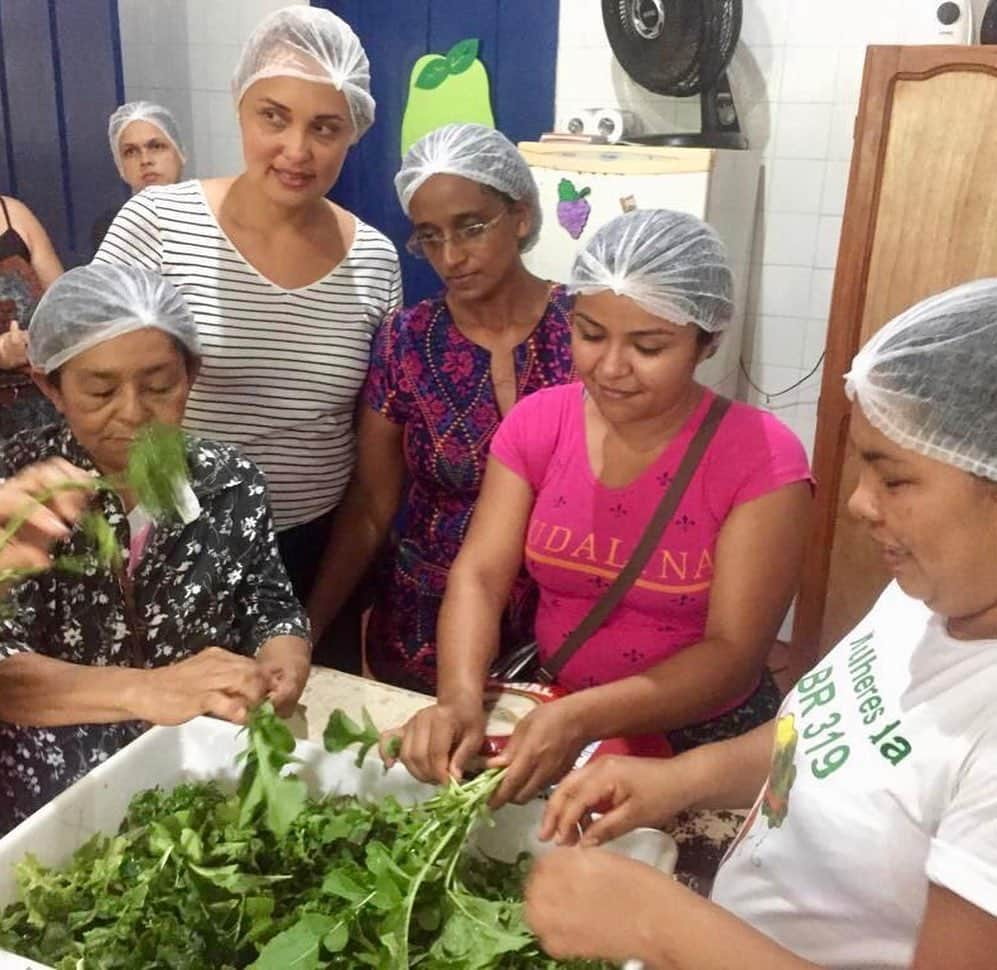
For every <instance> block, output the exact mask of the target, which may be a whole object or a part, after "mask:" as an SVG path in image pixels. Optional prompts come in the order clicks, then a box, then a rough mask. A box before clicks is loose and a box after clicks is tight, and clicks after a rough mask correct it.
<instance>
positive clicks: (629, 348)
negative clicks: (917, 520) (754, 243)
mask: <svg viewBox="0 0 997 970" xmlns="http://www.w3.org/2000/svg"><path fill="white" fill-rule="evenodd" d="M568 288H569V291H570V292H572V293H574V294H576V300H575V305H574V312H573V315H572V333H571V348H572V353H573V355H574V361H575V366H576V368H577V370H578V375H579V377H580V378H581V382H580V383H574V384H569V385H566V386H561V387H556V388H551V389H549V390H544V391H541V392H539V393H537V394H535V395H533V396H532V397H530V398H528V399H526V400H525V401H522V402H521V403H520V404H518V405H517V406H516V407H515V408H514V409H513V410H512V411H511V412H510V414H509V416H508V417H507V418H506V419H505V421H504V422H503V424H502V427H501V428H500V429H499V431H498V433H497V434H496V435H495V438H494V439H493V441H492V445H491V451H490V456H489V461H488V469H487V471H486V473H485V482H484V485H483V487H482V491H481V499H480V501H479V503H478V507H477V509H476V511H475V515H474V520H473V522H472V523H471V528H470V529H469V531H468V536H467V541H466V542H465V543H464V545H463V547H462V548H461V551H460V555H459V556H458V557H457V560H456V562H455V564H454V567H453V569H452V570H451V573H450V579H449V582H448V584H447V591H446V598H445V600H444V602H443V608H442V611H441V614H440V627H439V650H440V663H439V679H438V685H439V686H438V688H437V705H436V706H435V707H431V708H428V709H427V710H425V711H422V712H419V714H417V715H416V716H415V717H413V718H412V720H411V721H410V722H409V723H408V724H407V725H406V727H405V729H404V732H403V733H404V737H403V742H402V748H401V757H402V760H403V761H404V762H405V764H406V765H407V766H408V768H409V770H410V771H412V772H413V774H415V775H416V776H417V777H419V778H421V779H423V780H427V781H428V780H436V781H440V782H444V781H445V780H446V779H447V778H449V777H450V776H451V775H457V776H459V775H460V774H461V772H462V770H463V768H464V765H465V764H466V762H467V759H468V758H469V757H470V756H471V755H473V754H475V753H476V752H477V751H478V748H479V747H480V745H481V742H482V737H483V734H484V724H485V715H484V712H483V705H482V694H483V691H484V684H485V680H486V675H487V671H488V669H489V665H490V663H491V661H492V659H493V657H494V656H495V653H496V646H497V641H498V637H497V634H498V619H499V604H501V603H502V602H503V599H504V596H505V592H506V590H507V589H508V588H509V585H510V582H511V580H512V577H514V576H515V575H516V574H517V572H518V571H519V569H520V568H521V566H522V565H523V564H524V563H525V566H526V568H527V569H528V570H529V572H530V575H531V576H532V577H533V578H534V580H535V581H536V582H537V584H538V586H539V588H540V603H539V607H538V610H537V618H536V626H535V630H536V639H537V644H538V648H539V655H540V658H541V660H547V659H548V658H549V657H551V656H552V655H553V654H554V653H555V652H556V651H557V650H558V649H559V648H560V646H561V644H562V643H563V642H564V640H565V639H566V637H567V636H568V634H569V633H570V632H571V631H572V630H573V629H574V628H575V627H577V626H578V625H579V624H580V623H581V621H582V620H583V618H584V617H585V616H586V614H587V613H588V612H589V611H590V610H591V609H592V607H593V606H594V605H595V603H596V602H597V601H598V600H599V599H600V598H601V596H602V594H603V591H604V590H605V588H606V586H608V584H609V581H611V580H613V579H615V577H616V575H617V574H618V573H619V572H620V570H621V569H622V568H623V566H624V565H625V564H626V562H627V560H628V559H629V558H630V556H631V555H632V554H633V551H634V549H635V547H636V546H637V544H638V542H639V540H640V537H641V535H642V534H643V532H644V531H645V529H646V527H647V524H648V522H649V520H650V519H651V516H652V513H653V512H654V510H655V509H656V508H657V506H658V504H659V503H660V501H661V498H662V492H663V489H665V488H667V486H668V483H669V482H670V481H671V480H672V478H673V477H675V476H676V473H677V471H678V467H679V464H680V463H681V460H682V458H683V456H684V454H685V452H686V450H687V448H689V447H690V444H691V441H692V438H693V435H694V434H695V432H696V431H697V429H698V428H699V426H700V425H701V424H702V423H703V422H704V421H705V420H706V418H707V415H708V413H709V412H710V411H711V409H712V406H713V402H714V398H715V395H714V394H713V393H712V392H711V391H709V390H707V389H706V388H704V387H702V386H701V385H699V384H697V383H696V381H695V379H694V372H695V370H696V366H697V365H698V364H699V362H700V361H701V360H703V359H704V357H705V356H706V355H707V354H708V353H709V352H710V350H711V348H712V346H713V344H714V342H715V341H716V340H717V339H719V338H720V335H721V334H722V331H723V329H724V328H725V327H726V326H727V324H728V323H729V322H730V317H731V313H732V304H731V290H732V281H731V273H730V268H729V266H728V263H727V256H726V253H725V251H724V248H723V244H722V243H721V242H720V239H719V238H718V237H717V235H716V233H715V232H714V231H713V230H712V229H710V228H709V227H708V226H707V225H705V224H704V223H702V222H700V220H698V219H696V218H695V217H693V216H689V215H684V214H680V213H676V212H668V211H665V210H647V211H637V212H632V213H629V214H627V215H624V216H620V217H618V218H616V219H614V220H613V221H612V222H609V223H607V224H606V225H605V226H603V227H602V228H601V229H600V230H599V231H598V232H597V233H596V234H595V235H594V236H593V237H592V239H591V240H590V241H589V243H588V244H587V245H586V246H585V248H584V249H583V250H582V251H581V252H580V253H579V255H578V256H577V258H576V260H575V264H574V267H573V269H572V273H571V279H570V281H569V285H568ZM810 504H811V484H810V472H809V468H808V465H807V459H806V455H805V453H804V450H803V447H802V445H801V444H800V442H799V441H798V440H797V438H796V437H795V436H794V435H793V434H792V432H791V431H789V429H788V428H786V427H785V426H784V425H782V424H781V423H780V422H779V421H777V420H776V419H775V418H774V417H773V416H772V415H771V414H769V413H767V412H765V411H761V410H759V409H757V408H753V407H750V406H748V405H746V404H740V403H733V404H732V405H731V406H730V409H729V410H728V411H727V412H726V414H725V415H724V416H723V417H722V419H721V420H720V423H719V426H718V427H717V430H716V433H715V436H714V437H713V438H712V440H711V441H710V443H709V445H708V447H707V450H706V452H705V454H704V456H703V458H702V460H701V461H700V462H699V464H698V467H697V468H696V471H695V474H694V475H693V477H692V478H691V480H690V483H689V486H688V488H687V489H686V491H685V493H684V496H683V498H682V500H681V502H680V504H679V505H678V507H677V510H676V512H675V514H674V515H673V516H672V517H671V519H670V521H669V524H668V526H667V527H666V528H665V531H664V533H663V534H662V536H661V538H660V539H659V540H658V542H657V543H656V546H655V549H654V552H653V553H652V555H651V557H650V558H649V559H648V562H647V565H646V566H645V567H644V568H643V569H642V571H641V574H640V576H639V577H638V579H637V581H636V582H635V583H634V584H633V585H632V586H631V588H630V589H629V590H628V591H627V592H626V594H625V596H624V597H623V599H622V600H621V601H620V603H619V605H617V606H616V608H615V610H614V611H613V612H612V613H611V614H610V615H609V617H608V618H607V619H606V620H605V622H604V623H603V624H602V625H601V626H600V627H599V628H598V629H596V630H595V632H594V633H592V634H591V635H590V636H589V637H588V639H586V640H585V641H584V643H583V644H582V645H581V647H580V648H579V649H578V650H577V652H576V653H575V654H574V655H573V656H572V657H571V659H570V660H569V661H568V662H567V663H566V665H565V666H564V667H563V669H562V670H561V671H560V672H559V674H558V676H557V680H556V683H557V684H558V685H559V686H560V687H561V688H563V689H565V690H566V691H569V692H570V693H569V694H568V695H567V696H565V697H563V698H561V699H559V700H556V701H554V702H553V703H548V704H544V705H541V706H540V707H538V708H537V709H536V710H535V711H533V712H532V713H530V714H529V715H528V716H527V717H526V718H524V719H523V720H521V721H519V723H518V724H517V726H516V729H515V732H514V733H513V734H512V736H511V738H510V739H509V742H508V745H507V747H506V748H505V750H504V752H503V753H502V754H501V755H500V756H499V757H498V758H496V759H493V761H492V762H491V763H492V764H494V765H496V766H499V765H501V766H507V767H508V771H507V773H506V776H505V778H504V780H503V782H502V785H501V787H500V788H499V790H498V792H497V793H496V799H495V802H496V804H501V803H503V802H506V801H509V800H516V801H525V800H527V799H529V798H532V797H533V796H534V795H536V793H537V792H538V791H540V790H541V789H542V788H543V787H544V786H545V785H547V784H548V783H549V782H551V781H554V780H556V779H557V778H558V777H560V776H561V775H562V774H564V772H565V771H567V770H568V769H569V768H570V767H571V766H572V764H573V763H574V761H575V759H576V758H577V756H578V755H579V753H580V752H581V750H582V749H583V748H584V747H585V746H586V745H588V744H589V743H590V742H593V741H597V740H600V739H603V738H613V737H618V736H631V735H636V736H639V735H644V734H654V735H657V736H658V737H660V736H661V735H663V734H665V733H667V735H668V739H669V741H670V743H671V746H672V748H673V749H676V750H683V749H685V748H690V747H694V746H695V745H697V744H700V743H702V742H704V741H708V740H715V739H717V738H719V737H727V736H733V735H737V734H741V733H743V732H744V731H747V730H749V729H751V728H753V727H755V726H757V725H758V724H761V723H764V722H765V721H767V720H768V719H769V718H770V717H772V715H773V714H774V713H775V711H776V709H777V707H778V703H779V697H778V691H777V690H776V688H775V685H774V684H773V682H772V678H771V675H770V674H769V673H768V671H767V669H766V658H767V655H768V653H769V651H770V649H771V647H772V644H773V642H774V640H775V637H776V634H777V633H778V630H779V625H780V624H781V622H782V619H783V616H784V614H785V612H786V609H787V607H788V606H789V603H790V600H791V599H792V597H793V594H794V592H795V589H796V585H797V581H798V577H799V571H800V567H801V560H802V555H803V546H804V542H805V541H806V535H807V529H806V528H805V524H806V520H807V516H808V513H809V509H810Z"/></svg>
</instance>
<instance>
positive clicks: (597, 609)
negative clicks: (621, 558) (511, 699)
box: [537, 396, 731, 684]
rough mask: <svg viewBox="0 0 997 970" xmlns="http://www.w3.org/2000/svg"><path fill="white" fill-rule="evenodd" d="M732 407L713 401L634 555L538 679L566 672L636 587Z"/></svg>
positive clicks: (544, 680)
mask: <svg viewBox="0 0 997 970" xmlns="http://www.w3.org/2000/svg"><path fill="white" fill-rule="evenodd" d="M730 405H731V402H730V401H729V400H728V399H727V398H725V397H719V396H718V397H716V398H715V399H714V401H713V403H712V404H711V405H710V410H709V411H708V412H707V413H706V417H705V418H704V419H703V423H702V424H701V425H700V426H699V428H698V429H697V431H696V434H695V435H694V436H693V439H692V441H691V442H689V447H688V448H687V449H686V453H685V455H684V456H683V457H682V463H681V464H680V465H679V469H678V471H677V472H676V474H675V477H674V478H673V479H672V480H671V482H670V483H669V485H668V488H667V489H666V490H665V494H664V496H662V499H661V501H660V502H659V503H658V507H657V508H656V509H655V510H654V515H652V516H651V521H650V522H648V524H647V528H646V529H645V530H644V534H643V535H642V536H641V538H640V542H638V543H637V548H636V549H634V552H633V555H632V556H631V557H630V559H629V560H628V562H627V564H626V565H625V566H624V567H623V568H622V569H621V570H620V572H619V573H618V575H617V577H616V579H614V580H613V583H612V585H611V586H610V587H609V589H607V590H606V592H605V593H603V594H602V596H601V597H600V598H599V600H598V602H597V603H596V604H595V606H593V607H592V609H591V610H589V612H588V614H587V615H586V617H585V619H584V620H582V622H581V623H579V624H578V626H576V627H575V629H574V630H572V631H571V633H569V634H568V636H567V637H565V639H564V643H562V644H561V646H560V647H559V648H558V651H557V653H555V654H554V655H553V656H552V657H551V658H550V659H549V660H548V661H547V662H546V663H545V664H543V665H542V666H541V667H540V670H539V672H538V675H537V679H538V680H539V681H540V682H541V683H544V684H551V683H553V682H554V681H555V680H556V679H557V675H558V674H559V673H560V672H561V671H562V670H563V669H564V666H565V664H567V662H568V661H569V660H570V659H571V658H572V657H573V656H574V655H575V653H576V652H577V651H578V649H579V648H580V647H581V645H582V644H583V643H585V641H586V640H588V638H589V637H590V636H592V634H593V633H595V631H596V630H598V629H599V627H600V626H602V624H603V623H604V622H605V621H606V618H607V617H608V616H609V614H610V613H612V612H613V610H615V609H616V607H617V605H618V604H619V602H620V600H621V599H623V597H624V595H626V592H627V590H629V589H630V587H631V586H633V584H634V582H635V581H636V579H637V577H638V576H639V575H640V573H641V570H642V569H643V568H644V566H646V565H647V561H648V559H650V558H651V553H653V552H654V550H655V548H656V547H657V545H658V542H659V541H660V540H661V537H662V535H664V532H665V528H666V527H667V525H668V523H669V522H671V520H672V518H673V517H674V516H675V512H676V510H677V509H678V506H679V502H681V501H682V496H683V495H684V494H685V490H686V489H687V488H688V487H689V482H691V481H692V476H693V475H694V474H695V473H696V469H697V468H698V467H699V463H700V461H701V460H702V458H703V455H704V454H705V453H706V449H707V447H709V444H710V441H712V440H713V435H714V434H715V433H716V430H717V428H718V427H719V425H720V422H721V420H722V419H723V416H724V415H725V414H726V413H727V409H728V408H729V407H730Z"/></svg>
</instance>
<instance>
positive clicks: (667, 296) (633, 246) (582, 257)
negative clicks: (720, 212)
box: [568, 209, 734, 333]
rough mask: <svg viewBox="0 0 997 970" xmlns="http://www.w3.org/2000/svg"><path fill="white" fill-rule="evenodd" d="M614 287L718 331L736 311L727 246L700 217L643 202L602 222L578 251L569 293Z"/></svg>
mask: <svg viewBox="0 0 997 970" xmlns="http://www.w3.org/2000/svg"><path fill="white" fill-rule="evenodd" d="M603 290H612V291H613V292H614V293H616V294H617V295H619V296H627V297H630V299H631V300H633V301H634V302H635V303H637V304H638V305H639V306H641V307H643V308H644V309H645V310H647V312H648V313H653V314H654V315H655V316H656V317H662V318H664V319H666V320H670V321H671V322H672V323H679V324H687V323H694V324H696V325H697V326H699V327H701V328H702V329H703V330H706V331H709V332H710V333H720V332H721V331H722V330H724V329H725V328H726V327H727V325H728V324H729V323H730V321H731V317H732V315H733V312H734V302H733V299H734V298H733V293H734V281H733V276H732V274H731V271H730V264H729V263H728V261H727V250H726V249H725V248H724V244H723V242H722V241H721V240H720V237H719V236H718V235H717V234H716V232H714V231H713V229H711V228H710V227H709V226H708V225H706V223H705V222H703V221H702V220H701V219H697V218H696V217H695V216H690V215H686V214H685V213H683V212H671V211H669V210H668V209H638V210H636V211H634V212H627V213H626V214H624V215H621V216H617V217H616V218H615V219H613V220H612V221H611V222H607V223H606V224H605V225H604V226H602V227H601V228H600V229H599V230H598V231H597V232H596V234H595V235H594V236H593V237H592V238H591V239H590V240H589V241H588V242H587V243H586V244H585V246H584V247H583V248H582V250H581V251H580V252H579V253H578V255H577V256H576V257H575V264H574V266H573V267H572V268H571V276H570V279H569V281H568V291H569V292H570V293H599V292H601V291H603Z"/></svg>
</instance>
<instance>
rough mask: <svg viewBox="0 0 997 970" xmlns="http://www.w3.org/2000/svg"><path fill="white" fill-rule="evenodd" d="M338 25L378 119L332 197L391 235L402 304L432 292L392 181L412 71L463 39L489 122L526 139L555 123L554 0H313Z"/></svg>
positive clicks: (432, 281) (433, 283) (434, 286)
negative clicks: (479, 78)
mask: <svg viewBox="0 0 997 970" xmlns="http://www.w3.org/2000/svg"><path fill="white" fill-rule="evenodd" d="M312 6H319V7H326V8H327V9H329V10H332V11H333V12H334V13H336V14H338V15H339V16H340V17H342V18H343V19H344V20H346V21H347V22H348V23H349V24H350V25H351V26H352V27H353V29H354V30H355V31H356V32H357V34H358V35H359V37H360V40H361V41H362V42H363V45H364V47H365V49H366V51H367V55H368V56H369V58H370V62H371V84H372V88H373V94H374V97H375V99H376V100H377V120H376V122H375V123H374V127H373V128H372V129H371V130H370V131H369V132H368V133H367V135H365V136H364V139H363V140H362V141H361V142H360V144H359V145H358V146H357V147H356V148H355V149H354V150H353V151H352V152H351V153H350V157H349V159H348V160H347V163H346V166H345V167H344V169H343V174H342V176H341V178H340V181H339V184H338V185H337V186H336V189H335V190H334V191H333V197H334V198H335V199H336V201H337V202H339V203H340V204H342V205H344V206H346V208H348V209H350V210H351V211H353V212H355V213H357V215H359V216H360V218H361V219H363V220H364V221H365V222H369V223H370V224H371V225H372V226H375V227H376V228H378V229H380V230H381V231H382V232H384V233H386V234H387V235H388V236H390V237H391V240H392V241H393V242H394V243H395V245H396V246H397V247H398V250H399V253H400V255H401V257H402V272H403V275H404V280H405V301H406V302H407V303H413V302H415V301H416V300H420V299H422V298H424V297H426V296H429V295H430V294H432V293H434V292H436V291H437V290H439V287H440V282H439V279H438V278H437V276H436V274H435V273H434V272H433V271H432V269H431V268H430V267H429V266H428V264H426V263H422V262H420V261H418V260H415V259H413V258H412V257H410V256H409V255H408V253H406V252H405V250H404V242H405V240H406V239H407V238H408V234H409V224H408V220H407V219H406V217H405V215H404V213H403V212H402V211H401V208H400V207H399V205H398V200H397V198H396V196H395V190H394V184H393V179H394V175H395V172H396V171H397V170H398V164H399V161H400V157H401V156H400V143H401V125H402V115H403V113H404V110H405V99H406V97H407V96H408V85H409V74H410V72H411V70H412V65H413V64H414V63H415V62H416V60H418V59H419V57H421V56H422V55H423V54H428V53H437V54H445V53H446V52H447V51H448V50H449V49H450V48H451V47H452V46H453V45H454V44H456V43H457V42H458V41H460V40H463V39H465V38H467V37H476V38H478V39H479V41H480V42H481V47H480V50H479V53H478V57H479V58H480V60H481V61H482V62H483V63H484V64H485V66H486V68H487V70H488V74H489V77H490V79H491V91H492V110H493V111H494V113H495V125H496V127H497V128H498V129H499V130H500V131H502V132H503V133H504V134H505V135H507V136H508V137H509V138H511V139H512V141H514V142H519V141H526V140H535V139H536V138H538V137H539V135H540V134H541V133H542V132H544V131H549V130H550V129H551V128H552V127H553V124H554V81H555V71H556V66H557V20H558V2H557V0H376V2H372V0H313V3H312Z"/></svg>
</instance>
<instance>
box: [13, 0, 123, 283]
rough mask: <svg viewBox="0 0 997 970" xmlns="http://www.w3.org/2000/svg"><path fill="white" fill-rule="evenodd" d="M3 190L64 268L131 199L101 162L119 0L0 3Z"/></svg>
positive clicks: (114, 76)
mask: <svg viewBox="0 0 997 970" xmlns="http://www.w3.org/2000/svg"><path fill="white" fill-rule="evenodd" d="M0 87H2V93H0V115H2V117H0V138H2V139H3V145H2V150H0V191H3V192H4V193H5V194H7V195H13V196H16V197H17V198H18V199H20V200H21V201H22V202H24V203H25V204H26V205H27V206H28V207H29V208H30V209H31V210H32V211H33V212H34V213H35V215H36V216H38V218H39V220H40V221H41V223H42V225H43V226H45V229H46V230H47V231H48V234H49V235H50V236H51V237H52V242H53V243H54V244H55V248H56V250H57V251H58V253H59V256H60V257H61V258H62V260H63V262H64V263H65V264H66V265H67V266H73V265H76V264H78V263H80V262H85V261H86V260H87V259H89V257H90V229H91V227H92V225H93V223H94V220H95V219H96V218H97V216H98V215H100V214H101V213H102V212H104V211H105V210H107V209H108V208H110V207H111V206H112V205H119V204H121V203H122V202H124V200H125V199H126V198H127V196H128V191H127V189H126V187H125V186H124V184H123V183H122V182H121V181H120V179H118V177H117V173H116V172H115V171H114V168H113V167H112V166H111V165H108V162H107V156H108V147H107V118H108V115H109V114H110V113H111V112H112V111H113V110H114V109H115V107H117V105H118V104H120V102H121V101H122V99H123V92H124V84H123V81H122V75H121V44H120V41H119V36H118V4H117V0H0Z"/></svg>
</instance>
